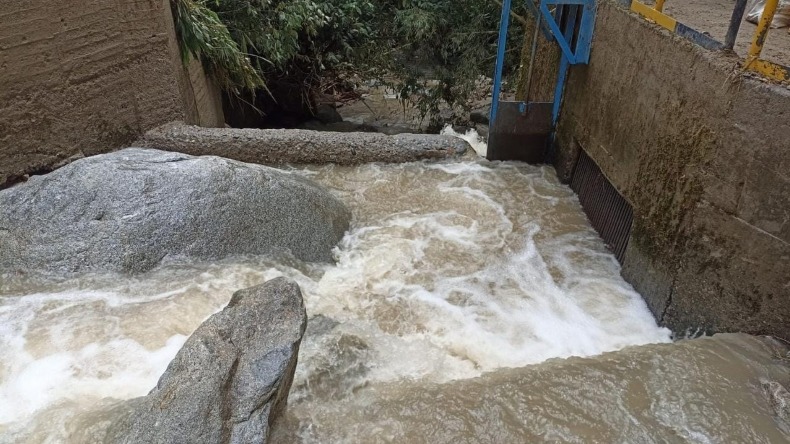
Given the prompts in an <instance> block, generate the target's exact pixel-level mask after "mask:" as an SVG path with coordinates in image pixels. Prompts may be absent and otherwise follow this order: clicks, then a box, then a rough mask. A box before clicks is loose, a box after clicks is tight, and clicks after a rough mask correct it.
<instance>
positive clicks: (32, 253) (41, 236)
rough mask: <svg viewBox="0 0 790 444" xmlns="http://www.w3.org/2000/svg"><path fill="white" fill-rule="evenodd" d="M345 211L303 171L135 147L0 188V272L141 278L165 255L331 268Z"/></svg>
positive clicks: (346, 216)
mask: <svg viewBox="0 0 790 444" xmlns="http://www.w3.org/2000/svg"><path fill="white" fill-rule="evenodd" d="M350 217H351V214H350V212H349V210H348V209H347V208H346V207H345V205H344V204H343V203H342V202H341V201H340V200H338V199H337V198H335V197H333V196H332V195H331V194H329V193H328V192H327V191H325V190H323V189H322V188H320V187H318V186H317V185H316V184H315V183H313V182H311V181H309V180H307V179H305V178H303V177H301V176H299V175H298V174H296V173H289V172H285V171H280V170H276V169H273V168H269V167H264V166H261V165H250V164H245V163H241V162H237V161H233V160H229V159H222V158H218V157H193V156H190V155H186V154H179V153H169V152H164V151H157V150H148V149H140V148H129V149H125V150H121V151H118V152H115V153H110V154H103V155H99V156H94V157H88V158H85V159H81V160H78V161H76V162H73V163H71V164H69V165H67V166H65V167H63V168H61V169H59V170H56V171H54V172H52V173H49V174H47V175H43V176H35V177H33V178H31V179H30V180H29V181H28V182H26V183H23V184H19V185H17V186H15V187H12V188H9V189H6V190H3V191H0V273H7V272H30V271H45V272H61V273H72V272H81V271H87V270H109V271H121V272H130V273H134V272H143V271H147V270H149V269H151V268H153V267H154V266H156V265H157V264H158V263H159V262H160V261H161V260H162V259H164V258H166V257H180V256H183V257H188V258H195V259H204V260H212V259H219V258H223V257H226V256H231V255H245V254H269V253H271V254H278V253H284V252H290V253H291V254H293V255H294V256H295V257H296V258H298V259H301V260H305V261H330V260H331V259H332V256H331V250H332V248H333V247H334V245H335V244H336V243H337V241H338V240H340V238H341V237H342V236H343V233H344V232H345V231H346V230H347V229H348V224H349V220H350Z"/></svg>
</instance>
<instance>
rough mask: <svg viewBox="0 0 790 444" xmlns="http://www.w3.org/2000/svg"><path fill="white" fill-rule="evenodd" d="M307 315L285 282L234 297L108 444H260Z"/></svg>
mask: <svg viewBox="0 0 790 444" xmlns="http://www.w3.org/2000/svg"><path fill="white" fill-rule="evenodd" d="M306 323H307V316H306V314H305V308H304V304H303V301H302V295H301V292H300V291H299V287H298V286H297V285H296V284H295V283H294V282H292V281H290V280H288V279H286V278H277V279H273V280H271V281H268V282H266V283H265V284H263V285H259V286H256V287H251V288H247V289H244V290H239V291H237V292H236V293H235V294H234V295H233V298H232V299H231V301H230V303H228V305H227V307H225V309H224V310H222V311H221V312H219V313H217V314H214V315H213V316H211V317H210V318H209V319H208V320H207V321H206V322H204V323H203V324H201V325H200V327H198V329H197V330H196V331H195V333H193V334H192V336H190V337H189V339H188V340H187V342H186V344H184V347H183V348H182V349H181V350H180V351H179V352H178V354H177V355H176V357H175V358H174V359H173V361H172V362H171V363H170V365H169V366H168V367H167V370H166V371H165V373H164V375H162V377H161V378H160V379H159V383H158V384H157V385H156V388H154V389H153V390H152V391H151V393H150V394H148V396H145V397H142V398H137V399H133V400H130V401H127V403H126V404H125V405H123V406H122V407H121V408H120V409H121V410H123V409H127V410H128V411H127V412H125V413H124V414H122V415H121V416H120V418H119V419H117V420H116V421H115V422H113V423H112V424H111V425H110V426H109V427H108V429H107V432H106V439H105V440H104V441H105V442H113V443H135V444H137V443H206V444H210V443H238V444H243V443H262V442H266V441H267V440H268V436H269V431H270V426H271V424H272V423H273V421H274V420H275V419H276V418H277V417H278V416H279V415H281V414H282V412H283V410H284V408H285V405H286V402H287V397H288V390H289V389H290V386H291V382H292V381H293V375H294V370H295V368H296V359H297V355H298V352H299V342H300V341H301V339H302V335H303V334H304V331H305V326H306Z"/></svg>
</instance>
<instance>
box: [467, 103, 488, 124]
mask: <svg viewBox="0 0 790 444" xmlns="http://www.w3.org/2000/svg"><path fill="white" fill-rule="evenodd" d="M489 114H491V107H490V106H487V107H484V108H478V109H474V110H472V111H471V112H470V113H469V121H470V122H473V123H479V124H481V125H488V116H489Z"/></svg>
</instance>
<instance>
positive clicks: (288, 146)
mask: <svg viewBox="0 0 790 444" xmlns="http://www.w3.org/2000/svg"><path fill="white" fill-rule="evenodd" d="M135 144H136V145H137V146H143V147H147V148H156V149H159V150H166V151H177V152H179V153H186V154H192V155H195V156H204V155H213V156H221V157H227V158H228V159H234V160H240V161H242V162H249V163H259V164H266V165H277V164H324V163H335V164H340V165H356V164H361V163H367V162H388V163H392V162H413V161H417V160H430V159H444V158H451V157H458V156H461V155H463V154H464V153H466V151H467V149H468V147H469V145H468V143H467V142H465V141H463V140H461V139H459V138H456V137H452V136H440V135H435V134H396V135H394V136H388V135H385V134H379V133H335V132H322V131H311V130H298V129H266V130H262V129H251V128H202V127H199V126H193V125H185V124H183V123H181V122H173V123H169V124H166V125H163V126H160V127H158V128H155V129H153V130H151V131H148V132H147V133H146V134H145V135H144V136H143V138H142V139H140V140H138V141H137V142H135Z"/></svg>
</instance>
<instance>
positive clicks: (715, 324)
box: [556, 1, 790, 338]
mask: <svg viewBox="0 0 790 444" xmlns="http://www.w3.org/2000/svg"><path fill="white" fill-rule="evenodd" d="M624 35H628V36H629V38H627V39H624V38H623V36H624ZM645 48H650V50H649V51H646V50H645ZM739 60H740V59H739V58H738V57H736V56H735V55H727V54H725V53H714V52H708V51H705V50H703V49H701V48H699V47H696V46H694V45H692V44H690V43H689V42H687V41H686V40H684V39H681V38H679V37H677V36H674V35H671V34H670V33H668V32H667V31H665V30H663V29H660V28H659V27H658V26H656V25H653V24H649V23H647V22H646V21H644V20H643V19H641V18H639V17H638V16H636V15H634V14H632V13H630V12H628V11H625V10H623V9H621V8H620V7H619V6H616V5H615V4H614V3H613V2H612V1H602V2H600V3H599V8H598V17H597V21H596V30H595V40H594V43H593V51H592V58H591V62H590V64H589V65H588V66H579V67H575V68H573V69H572V70H571V73H570V77H569V82H568V85H567V89H566V92H565V102H564V107H563V111H562V116H561V119H560V123H559V129H558V145H559V152H558V153H557V161H556V166H557V168H558V173H559V174H560V176H561V177H563V178H565V179H566V180H567V179H569V178H570V175H571V172H572V168H573V162H574V161H575V156H576V154H577V153H578V150H579V149H585V150H586V151H587V152H588V154H590V156H591V157H592V158H593V159H594V160H595V161H596V163H597V164H598V165H599V166H600V167H601V170H602V171H603V173H604V174H605V175H606V176H607V178H609V180H610V181H611V182H612V183H613V184H614V186H615V187H616V188H617V189H618V190H619V191H620V192H621V193H622V194H623V195H624V196H625V197H626V199H627V200H628V201H629V202H630V203H631V204H632V205H633V207H634V226H633V229H632V233H631V239H630V241H629V247H628V251H627V253H626V256H625V260H624V268H623V275H624V276H625V277H626V279H627V280H628V281H629V282H631V283H632V284H633V285H634V286H635V288H636V289H637V290H638V291H639V292H640V293H642V295H643V296H644V297H645V299H646V300H647V302H648V305H649V306H650V307H651V310H653V312H654V314H655V315H656V317H657V318H658V319H659V321H661V322H662V323H663V324H665V325H667V326H669V327H670V328H672V329H673V330H674V331H675V332H676V333H678V334H681V335H683V334H687V333H695V332H697V333H699V332H708V333H712V332H718V331H744V332H749V333H763V334H773V335H778V336H781V337H784V338H790V322H787V319H790V195H789V194H788V193H787V190H790V175H788V174H787V173H786V172H787V171H790V150H788V142H787V141H788V140H789V139H790V125H788V124H787V116H788V115H790V91H789V90H788V89H786V88H785V87H782V86H778V85H771V84H769V83H767V82H763V81H760V80H756V79H753V78H750V77H747V76H743V75H740V74H739V71H738V70H737V66H738V63H739Z"/></svg>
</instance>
